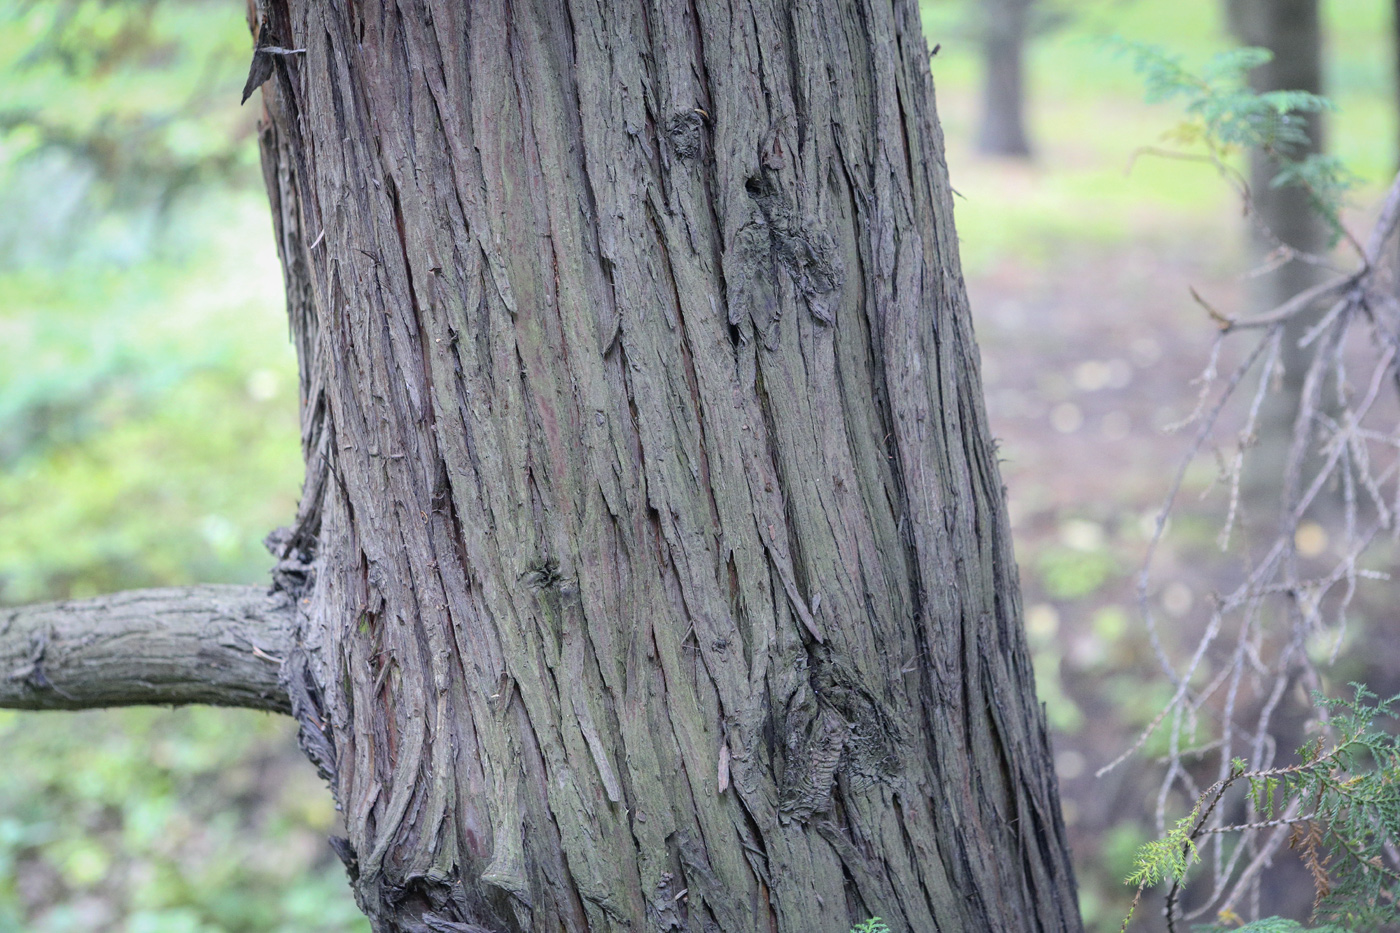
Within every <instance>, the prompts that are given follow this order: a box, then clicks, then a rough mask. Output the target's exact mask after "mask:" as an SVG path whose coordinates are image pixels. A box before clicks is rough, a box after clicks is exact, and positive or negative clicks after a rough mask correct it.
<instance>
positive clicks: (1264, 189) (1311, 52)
mask: <svg viewBox="0 0 1400 933" xmlns="http://www.w3.org/2000/svg"><path fill="white" fill-rule="evenodd" d="M1228 9H1229V18H1230V25H1231V28H1232V30H1233V31H1234V33H1235V36H1236V37H1237V38H1238V39H1239V40H1240V41H1241V42H1242V43H1244V44H1246V45H1254V46H1260V47H1262V48H1266V49H1268V50H1269V51H1271V52H1273V53H1274V57H1273V60H1272V61H1270V62H1269V63H1267V64H1265V65H1262V66H1260V67H1259V68H1256V69H1255V70H1254V72H1253V73H1252V74H1251V75H1250V84H1251V86H1252V87H1253V88H1254V90H1255V91H1257V92H1260V93H1263V92H1265V91H1280V90H1289V91H1310V92H1311V93H1313V94H1321V93H1322V25H1321V21H1320V20H1319V17H1318V3H1317V0H1229V8H1228ZM1292 118H1293V119H1303V120H1305V122H1306V126H1305V129H1306V132H1307V134H1308V140H1309V143H1308V145H1307V146H1306V147H1304V148H1302V149H1300V150H1299V151H1295V152H1292V153H1289V156H1290V158H1293V159H1295V160H1302V159H1304V158H1306V157H1307V156H1308V155H1309V154H1311V153H1315V152H1321V151H1323V148H1324V146H1323V135H1322V134H1323V127H1322V115H1321V114H1316V113H1312V114H1295V115H1293V117H1292ZM1278 171H1279V164H1278V161H1277V160H1276V159H1274V158H1272V157H1270V156H1267V155H1264V154H1262V153H1259V152H1253V153H1251V156H1250V182H1249V186H1250V199H1251V202H1252V208H1253V212H1254V215H1255V217H1254V219H1255V221H1256V223H1255V224H1254V225H1253V226H1252V228H1251V250H1252V252H1253V254H1254V262H1255V264H1256V265H1260V266H1262V265H1264V264H1265V263H1267V262H1269V260H1270V257H1271V256H1272V254H1274V253H1275V251H1276V250H1277V249H1278V248H1279V247H1280V245H1282V246H1284V247H1287V248H1291V249H1293V250H1296V251H1297V252H1299V253H1304V254H1309V255H1314V256H1316V255H1321V254H1323V253H1325V252H1326V251H1327V243H1328V236H1329V234H1328V230H1327V225H1326V223H1325V221H1324V220H1323V219H1322V217H1321V216H1320V215H1319V214H1318V213H1317V211H1316V210H1315V209H1314V208H1313V206H1312V204H1311V203H1310V202H1309V200H1308V194H1307V192H1306V191H1305V190H1304V189H1302V188H1300V187H1297V186H1293V185H1290V186H1288V187H1283V188H1274V187H1272V186H1271V182H1272V181H1273V179H1274V177H1275V176H1276V175H1277V174H1278ZM1321 280H1322V270H1320V269H1319V267H1318V266H1317V265H1315V264H1311V263H1307V262H1302V261H1299V260H1296V259H1294V260H1291V261H1286V262H1284V263H1283V264H1282V265H1281V266H1280V267H1279V268H1278V269H1276V270H1274V271H1272V272H1270V273H1268V274H1266V275H1262V276H1259V277H1257V278H1255V279H1254V280H1253V289H1252V295H1251V302H1252V304H1253V305H1254V306H1255V309H1256V310H1259V311H1263V310H1267V309H1270V308H1274V307H1277V306H1279V305H1281V304H1283V303H1284V302H1285V301H1287V300H1288V299H1290V298H1292V297H1293V296H1295V295H1297V294H1299V293H1301V292H1303V291H1305V290H1307V289H1308V288H1310V287H1312V286H1313V285H1316V284H1318V282H1320V281H1321ZM1316 320H1317V316H1316V314H1313V315H1301V316H1298V317H1295V318H1293V319H1292V320H1291V321H1290V322H1289V323H1288V324H1287V325H1286V326H1285V328H1284V333H1283V344H1282V349H1281V354H1280V361H1281V362H1282V364H1283V367H1284V374H1283V380H1282V382H1281V389H1280V390H1279V391H1275V392H1273V393H1272V394H1271V395H1270V396H1269V397H1268V398H1267V399H1266V401H1265V404H1264V407H1263V408H1262V409H1261V411H1260V423H1259V429H1258V432H1257V433H1258V436H1259V446H1258V448H1257V449H1256V451H1255V453H1254V454H1253V455H1252V463H1253V466H1252V467H1251V468H1250V469H1248V470H1246V473H1245V483H1246V492H1247V493H1249V494H1250V496H1251V498H1254V499H1266V498H1276V497H1277V495H1278V494H1279V491H1280V486H1279V484H1280V472H1281V471H1280V465H1281V464H1282V463H1284V462H1285V461H1286V460H1287V457H1288V450H1289V447H1290V446H1291V444H1292V438H1293V423H1294V420H1295V419H1296V417H1297V413H1298V405H1299V399H1300V398H1301V395H1302V391H1303V381H1304V377H1305V376H1306V375H1307V367H1308V364H1309V362H1310V361H1311V358H1312V354H1311V352H1310V351H1308V350H1305V349H1304V348H1301V347H1299V345H1298V342H1299V340H1301V339H1302V337H1303V335H1304V334H1305V333H1307V331H1308V329H1309V328H1310V327H1311V326H1312V325H1313V323H1315V322H1316Z"/></svg>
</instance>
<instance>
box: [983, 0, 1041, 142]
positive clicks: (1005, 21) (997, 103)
mask: <svg viewBox="0 0 1400 933" xmlns="http://www.w3.org/2000/svg"><path fill="white" fill-rule="evenodd" d="M1031 2H1032V0H987V2H986V3H984V4H983V5H982V6H981V9H980V10H979V14H978V15H980V16H981V17H982V24H981V25H982V64H983V68H984V73H983V76H982V126H981V129H980V130H979V131H978V134H977V151H978V152H981V153H984V154H986V155H996V156H1013V157H1021V158H1026V157H1029V156H1030V154H1031V144H1030V142H1029V139H1028V137H1027V135H1026V115H1025V109H1026V107H1025V102H1026V78H1025V67H1024V58H1025V49H1026V31H1027V26H1028V23H1027V19H1028V16H1029V13H1030V8H1031Z"/></svg>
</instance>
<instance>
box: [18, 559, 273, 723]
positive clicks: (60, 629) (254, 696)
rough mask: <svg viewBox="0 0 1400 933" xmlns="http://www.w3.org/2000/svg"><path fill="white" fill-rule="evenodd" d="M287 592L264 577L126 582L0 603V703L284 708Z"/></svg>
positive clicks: (67, 706)
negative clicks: (10, 605) (104, 592)
mask: <svg viewBox="0 0 1400 933" xmlns="http://www.w3.org/2000/svg"><path fill="white" fill-rule="evenodd" d="M292 623H293V612H292V609H291V606H290V605H289V603H288V601H287V599H286V597H269V596H268V595H267V588H266V587H262V586H186V587H173V588H171V589H160V590H132V591H130V592H126V593H117V594H114V595H111V596H98V597H95V598H93V599H79V600H68V601H66V602H59V603H43V604H41V605H37V606H25V607H23V608H21V609H0V707H4V708H8V709H28V710H46V709H70V710H71V709H95V708H98V707H104V706H137V705H160V706H165V705H181V704H185V703H205V704H210V705H213V706H242V707H247V708H248V709H260V710H266V711H267V712H271V713H289V712H291V709H292V708H291V704H290V702H289V701H288V698H287V691H286V690H284V689H283V688H282V687H281V686H280V685H279V684H278V677H279V675H280V672H281V668H282V661H283V659H284V658H285V657H286V656H287V653H288V651H289V650H290V649H291V646H292Z"/></svg>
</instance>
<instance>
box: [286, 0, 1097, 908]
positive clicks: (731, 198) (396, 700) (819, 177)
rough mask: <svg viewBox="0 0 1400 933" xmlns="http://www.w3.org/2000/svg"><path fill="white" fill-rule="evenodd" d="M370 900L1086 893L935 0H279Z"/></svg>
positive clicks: (301, 599) (303, 328)
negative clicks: (1007, 497)
mask: <svg viewBox="0 0 1400 933" xmlns="http://www.w3.org/2000/svg"><path fill="white" fill-rule="evenodd" d="M266 13H267V16H268V23H269V25H268V28H269V29H271V30H272V33H273V36H274V38H275V39H276V42H275V43H274V44H278V45H280V46H282V47H285V48H298V49H302V48H304V49H305V52H304V53H301V54H296V55H289V56H282V57H279V58H278V59H277V61H276V62H275V67H274V69H273V76H272V79H271V80H270V81H269V82H268V83H267V84H265V85H264V87H263V98H262V100H263V102H264V106H265V108H266V112H265V118H264V123H263V130H262V137H261V138H262V144H263V156H264V166H265V173H266V177H267V181H268V189H269V193H270V195H271V198H272V201H273V207H274V217H275V222H276V224H277V231H278V240H279V247H280V250H281V253H282V258H283V262H284V266H285V269H286V275H287V281H288V302H289V311H290V314H291V322H292V331H293V337H294V341H295V343H296V345H297V347H298V351H299V353H300V357H301V363H302V395H303V400H304V405H303V430H304V436H305V444H304V448H305V454H306V460H307V481H306V489H305V492H304V496H303V502H302V506H301V510H300V514H299V515H298V519H297V523H296V525H295V527H294V528H292V529H291V531H290V533H289V535H288V536H287V537H286V538H284V539H283V550H282V556H283V557H284V562H289V563H290V564H292V565H294V566H303V565H305V566H306V572H305V573H304V574H301V575H295V574H291V575H284V578H283V584H284V586H286V587H287V588H288V589H289V590H291V591H292V592H293V593H294V594H295V595H296V596H297V597H298V600H297V602H298V606H299V607H301V610H302V614H301V618H300V620H299V628H300V636H301V643H302V646H303V647H302V648H300V649H298V651H297V652H296V653H295V654H294V656H293V659H292V661H291V663H290V665H289V667H288V685H289V689H290V691H291V695H292V702H293V704H294V705H295V706H296V707H297V709H296V713H297V715H298V718H299V719H300V720H301V723H302V736H303V741H304V743H305V744H306V746H307V749H308V751H309V752H310V753H311V755H312V757H313V758H314V759H315V760H316V761H317V762H318V764H320V765H321V767H322V768H323V770H324V771H325V772H326V774H327V776H328V777H329V778H330V780H331V782H332V786H333V788H334V790H335V793H336V796H337V799H338V800H339V803H340V805H341V807H342V808H343V811H344V815H345V821H346V826H347V833H348V839H347V840H343V841H339V842H338V844H337V848H338V850H339V851H340V852H341V854H342V856H343V857H344V858H345V859H346V861H347V865H348V866H349V868H350V871H351V876H352V879H353V881H354V886H355V891H356V895H357V898H358V900H359V903H360V905H361V907H362V908H363V909H364V910H365V912H366V913H367V914H368V915H369V916H370V917H371V918H372V920H373V922H374V924H375V927H376V929H378V930H381V931H391V930H392V931H429V930H432V931H441V930H481V929H485V930H501V931H504V930H511V931H517V930H519V931H523V930H531V931H546V930H548V931H555V930H559V931H563V930H567V931H583V930H590V931H604V930H619V931H621V930H627V931H632V930H670V929H679V930H694V931H711V930H722V931H726V933H733V931H750V930H752V931H760V930H761V931H765V933H766V931H777V933H813V931H832V933H844V931H845V930H846V929H847V928H848V927H849V926H850V925H851V924H852V923H853V922H855V921H859V920H862V919H864V918H866V917H869V916H871V915H879V916H881V917H883V918H884V919H885V920H886V922H887V923H889V925H890V926H891V927H892V928H893V929H895V930H899V931H932V930H942V931H958V930H966V931H978V933H982V931H988V930H997V931H1009V930H1056V931H1060V930H1064V931H1074V930H1078V929H1079V928H1080V924H1079V919H1078V915H1077V908H1076V904H1075V895H1074V886H1073V878H1072V874H1071V869H1070V865H1069V858H1068V852H1067V848H1066V845H1065V841H1064V831H1063V827H1062V825H1061V821H1060V816H1059V804H1058V800H1057V797H1056V789H1055V784H1054V777H1053V772H1052V768H1051V764H1050V757H1049V749H1048V740H1047V737H1046V731H1045V722H1044V717H1043V715H1042V711H1041V710H1040V708H1039V706H1038V704H1037V703H1036V701H1035V697H1034V693H1033V685H1032V675H1031V665H1030V660H1029V657H1028V654H1027V651H1026V647H1025V643H1024V639H1023V636H1022V631H1021V619H1020V600H1019V592H1018V586H1017V580H1016V570H1015V565H1014V563H1013V560H1012V555H1011V546H1010V537H1009V532H1008V528H1007V524H1006V514H1005V508H1004V502H1003V495H1002V488H1001V480H1000V477H999V475H998V471H997V466H996V460H995V455H994V452H993V449H992V444H991V440H990V437H989V435H988V431H987V425H986V420H985V416H984V413H983V407H982V401H981V387H980V384H979V380H978V376H977V367H976V349H975V346H974V343H973V338H972V332H971V327H970V323H969V317H968V308H967V298H966V294H965V291H964V288H963V282H962V274H961V271H960V269H959V266H958V255H957V238H956V235H955V233H954V229H953V210H952V204H951V200H950V190H949V185H948V178H947V173H946V169H945V166H944V163H943V146H942V139H941V135H940V132H939V129H938V124H937V119H936V116H935V113H934V107H933V89H932V84H931V80H930V77H929V72H928V64H927V62H928V51H927V48H926V46H925V43H924V39H923V35H922V32H921V30H920V24H919V20H918V10H917V5H916V4H915V3H913V2H910V0H895V2H889V0H883V2H879V0H839V2H838V0H833V2H830V3H820V4H800V3H799V4H792V3H786V2H779V0H732V2H718V0H716V2H694V3H692V2H690V0H644V2H621V3H606V4H604V3H597V2H590V0H573V2H556V0H475V2H472V3H467V4H463V3H457V2H413V0H406V2H402V3H399V4H397V5H393V6H390V7H388V8H383V7H380V6H379V5H378V4H375V3H353V4H332V3H322V2H319V0H271V2H269V3H268V4H267V9H266Z"/></svg>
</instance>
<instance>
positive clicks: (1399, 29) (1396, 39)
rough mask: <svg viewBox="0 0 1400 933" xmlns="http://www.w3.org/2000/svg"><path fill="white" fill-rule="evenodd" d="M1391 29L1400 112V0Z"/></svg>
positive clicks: (1399, 156) (1399, 134)
mask: <svg viewBox="0 0 1400 933" xmlns="http://www.w3.org/2000/svg"><path fill="white" fill-rule="evenodd" d="M1390 29H1391V55H1392V56H1393V57H1392V63H1393V64H1394V66H1395V85H1394V90H1395V99H1396V109H1397V111H1400V0H1395V2H1394V4H1393V5H1392V7H1391V14H1390ZM1395 164H1396V166H1397V167H1400V122H1397V125H1396V139H1395Z"/></svg>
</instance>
